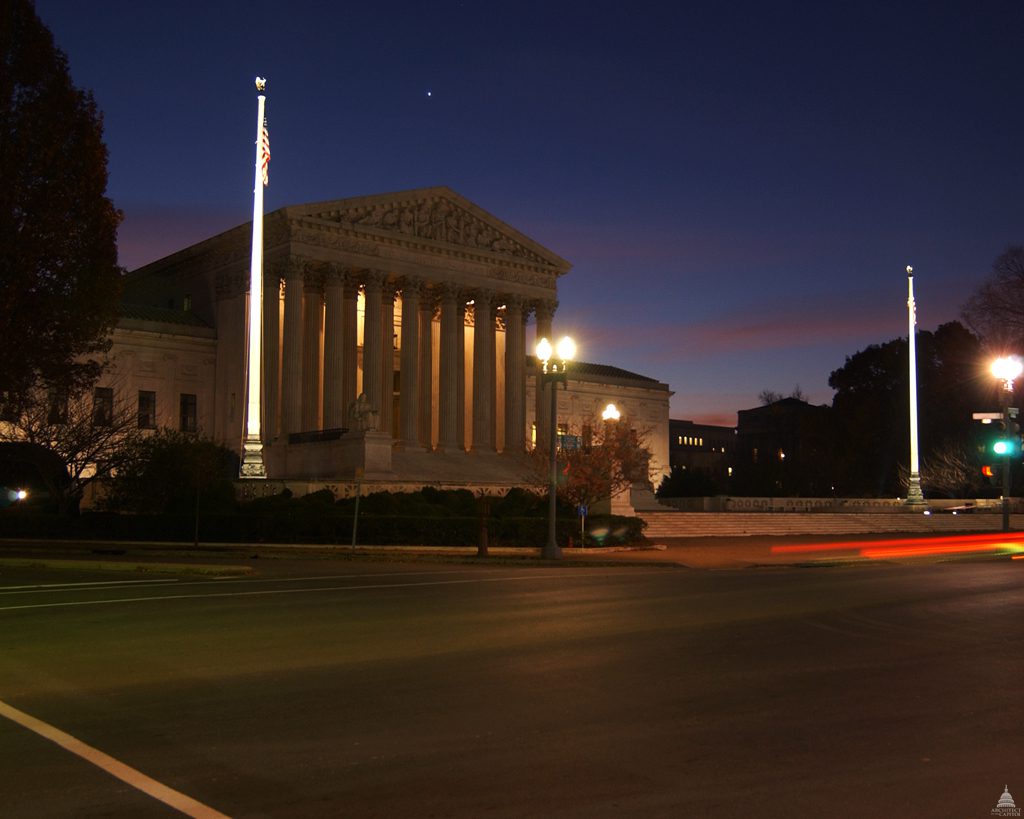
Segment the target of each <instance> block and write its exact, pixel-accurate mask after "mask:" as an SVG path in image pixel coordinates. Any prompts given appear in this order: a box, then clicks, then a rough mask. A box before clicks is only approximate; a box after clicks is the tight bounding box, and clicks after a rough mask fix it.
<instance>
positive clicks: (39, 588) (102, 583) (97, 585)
mask: <svg viewBox="0 0 1024 819" xmlns="http://www.w3.org/2000/svg"><path fill="white" fill-rule="evenodd" d="M465 573H466V572H465V571H460V570H457V569H453V570H445V571H435V572H373V573H372V574H320V575H310V576H309V577H237V576H235V575H229V576H217V577H208V578H205V579H203V580H181V579H180V578H155V577H154V578H150V579H148V580H93V581H89V582H82V583H39V584H36V585H24V586H0V596H4V595H14V594H27V593H31V592H39V593H41V594H50V593H53V592H64V591H79V590H81V591H92V590H93V589H97V590H102V589H104V588H111V589H113V588H116V587H117V586H122V585H124V586H128V585H134V586H136V587H138V586H164V585H167V584H169V583H173V584H174V585H175V588H182V587H183V586H210V585H213V584H215V583H229V584H231V585H233V586H237V585H241V584H246V583H301V582H308V581H310V580H319V581H321V582H322V581H325V580H349V579H352V578H364V577H419V576H424V575H427V576H429V575H439V574H465Z"/></svg>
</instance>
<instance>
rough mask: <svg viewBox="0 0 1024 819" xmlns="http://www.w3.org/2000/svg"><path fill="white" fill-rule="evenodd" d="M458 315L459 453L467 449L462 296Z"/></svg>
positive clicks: (457, 445)
mask: <svg viewBox="0 0 1024 819" xmlns="http://www.w3.org/2000/svg"><path fill="white" fill-rule="evenodd" d="M455 309H456V314H457V315H458V325H459V329H458V332H457V333H456V337H455V344H456V345H457V347H458V353H457V354H456V362H457V368H456V371H455V375H456V383H457V384H458V387H457V390H458V393H459V401H458V404H457V405H456V413H457V416H458V420H457V421H456V422H455V426H456V429H457V430H458V437H457V438H456V445H455V448H456V450H457V451H459V452H464V451H465V449H466V297H465V295H462V296H460V297H459V300H458V301H457V302H456V303H455Z"/></svg>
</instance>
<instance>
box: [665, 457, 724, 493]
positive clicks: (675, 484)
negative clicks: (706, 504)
mask: <svg viewBox="0 0 1024 819" xmlns="http://www.w3.org/2000/svg"><path fill="white" fill-rule="evenodd" d="M656 494H657V496H658V497H659V498H702V497H709V496H711V495H716V494H718V486H717V485H716V483H715V479H714V478H713V477H712V475H711V474H710V473H709V472H708V471H707V470H704V469H684V468H683V467H681V466H679V465H678V464H677V465H676V466H673V467H672V471H671V472H669V474H668V475H666V476H665V477H664V478H662V479H661V484H660V485H659V486H658V490H657V492H656Z"/></svg>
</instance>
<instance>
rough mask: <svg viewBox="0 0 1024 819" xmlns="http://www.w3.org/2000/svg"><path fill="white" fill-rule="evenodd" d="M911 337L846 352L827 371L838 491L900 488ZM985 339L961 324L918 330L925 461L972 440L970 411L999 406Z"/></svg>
mask: <svg viewBox="0 0 1024 819" xmlns="http://www.w3.org/2000/svg"><path fill="white" fill-rule="evenodd" d="M907 346H908V345H907V341H906V339H903V338H898V339H893V340H892V341H888V342H885V343H884V344H873V345H871V346H870V347H867V348H865V349H864V350H861V351H860V352H858V353H855V354H854V355H852V356H848V357H847V359H846V364H845V365H844V366H843V367H841V368H840V369H838V370H835V371H834V372H833V373H832V375H831V376H830V377H829V386H831V387H832V388H833V389H835V390H836V394H835V397H834V399H833V401H832V408H833V414H834V419H835V423H836V430H837V432H836V434H837V440H836V450H837V459H838V461H839V468H837V469H836V492H837V494H840V495H852V496H856V495H867V496H886V495H897V494H900V493H901V488H902V487H901V483H900V465H901V464H903V465H904V468H905V467H906V464H907V462H908V461H909V453H910V432H909V421H908V418H909V397H908V393H909V390H908V386H907V378H908V374H909V360H908V349H907ZM983 361H984V356H983V354H982V349H981V341H980V339H978V337H977V336H975V335H974V334H973V333H971V332H970V331H969V330H968V329H967V328H965V327H964V326H963V325H962V324H960V323H959V322H949V323H948V324H943V325H941V326H940V327H939V328H938V329H937V330H936V331H935V332H929V331H919V332H918V334H917V373H918V416H919V425H918V443H919V446H920V452H921V473H922V481H923V482H925V484H926V485H927V480H928V479H927V476H926V475H925V465H926V464H927V463H928V462H929V461H932V462H935V463H936V464H939V463H941V461H942V458H941V457H940V453H942V452H943V451H953V450H954V449H955V448H956V446H957V445H961V446H962V445H965V444H966V445H968V446H969V445H970V442H971V441H972V439H973V436H974V432H975V431H974V430H973V427H972V424H973V422H972V420H971V413H972V412H975V411H978V410H985V409H995V408H996V407H997V405H998V396H997V395H996V392H995V389H994V387H995V385H994V383H993V382H994V379H992V378H991V376H988V375H986V373H985V372H984V368H983Z"/></svg>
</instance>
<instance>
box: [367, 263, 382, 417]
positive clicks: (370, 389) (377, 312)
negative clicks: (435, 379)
mask: <svg viewBox="0 0 1024 819" xmlns="http://www.w3.org/2000/svg"><path fill="white" fill-rule="evenodd" d="M383 285H384V274H383V273H380V272H377V271H370V272H369V273H367V274H366V276H365V279H364V283H363V294H364V297H365V300H364V302H363V393H364V394H365V395H366V398H367V400H368V401H369V402H370V406H371V407H372V408H373V409H374V410H376V411H377V412H378V413H379V412H381V408H382V407H383V405H384V389H383V385H382V384H381V375H383V369H384V363H383V351H382V350H381V341H382V339H381V332H382V331H381V310H382V301H383V298H382V296H383V292H382V289H383ZM377 417H378V418H380V416H379V415H378V416H377Z"/></svg>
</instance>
